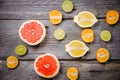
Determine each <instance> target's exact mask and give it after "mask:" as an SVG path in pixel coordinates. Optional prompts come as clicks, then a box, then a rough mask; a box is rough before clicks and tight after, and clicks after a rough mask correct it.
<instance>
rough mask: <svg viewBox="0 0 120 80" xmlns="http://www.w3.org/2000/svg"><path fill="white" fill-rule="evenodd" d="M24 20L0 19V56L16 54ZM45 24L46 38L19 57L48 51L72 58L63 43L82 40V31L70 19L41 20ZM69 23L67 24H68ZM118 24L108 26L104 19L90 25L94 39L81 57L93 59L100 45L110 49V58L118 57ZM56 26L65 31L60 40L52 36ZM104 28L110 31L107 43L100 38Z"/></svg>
mask: <svg viewBox="0 0 120 80" xmlns="http://www.w3.org/2000/svg"><path fill="white" fill-rule="evenodd" d="M24 21H25V20H0V44H1V45H0V54H1V55H0V58H1V59H2V58H4V57H7V56H9V55H16V54H15V52H14V48H15V46H16V45H18V44H25V43H23V42H22V41H21V40H20V38H19V35H18V30H19V26H20V25H21V24H22V23H23V22H24ZM41 21H42V22H43V23H44V24H45V26H48V27H47V28H46V29H47V35H46V39H45V40H44V42H43V43H42V44H40V45H39V46H36V47H31V46H28V45H27V44H25V45H26V46H27V47H28V54H27V55H26V56H25V57H20V59H23V58H24V59H35V58H36V56H38V55H39V54H42V53H46V52H50V53H53V54H55V55H56V56H57V57H58V58H59V59H73V58H72V57H70V56H69V55H68V54H67V53H66V52H65V51H64V45H65V44H67V43H68V42H70V41H71V40H75V39H77V40H82V38H81V36H80V33H81V31H82V29H81V28H79V27H78V26H77V25H76V24H75V23H74V22H73V21H72V20H64V21H63V22H62V23H61V24H60V25H58V26H54V25H52V24H51V23H50V22H49V21H48V20H41ZM68 23H69V24H68ZM119 26H120V24H119V23H118V24H116V25H115V26H112V27H111V26H109V25H108V24H107V23H106V22H105V20H101V19H100V20H99V22H98V23H97V24H96V25H94V26H93V27H92V29H93V30H94V32H95V41H94V42H93V43H91V44H87V43H86V44H87V45H88V46H89V47H90V51H89V52H88V54H87V55H86V56H84V57H83V59H95V53H96V50H97V49H98V48H100V47H104V48H107V49H108V50H110V53H111V59H120V54H119V52H120V49H119V48H120V45H118V44H120V37H118V36H120V32H119V31H120V27H119ZM56 28H63V29H64V30H65V32H66V38H65V39H64V40H62V41H57V40H55V39H54V37H53V32H54V30H55V29H56ZM104 29H107V30H110V31H111V33H112V40H111V41H110V42H108V43H106V42H103V41H102V40H101V39H100V36H99V35H100V32H101V31H102V30H104ZM56 47H57V48H56Z"/></svg>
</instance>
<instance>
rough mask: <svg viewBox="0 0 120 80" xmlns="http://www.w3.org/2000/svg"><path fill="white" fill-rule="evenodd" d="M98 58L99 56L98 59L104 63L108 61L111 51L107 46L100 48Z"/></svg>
mask: <svg viewBox="0 0 120 80" xmlns="http://www.w3.org/2000/svg"><path fill="white" fill-rule="evenodd" d="M96 58H97V61H98V62H100V63H104V62H106V61H108V59H109V51H108V50H107V49H105V48H100V49H98V50H97V53H96Z"/></svg>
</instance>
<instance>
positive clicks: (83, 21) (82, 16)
mask: <svg viewBox="0 0 120 80" xmlns="http://www.w3.org/2000/svg"><path fill="white" fill-rule="evenodd" d="M73 21H74V22H75V23H77V24H78V26H80V27H82V28H88V27H92V26H93V25H94V24H95V23H97V22H98V20H97V18H96V17H95V16H94V14H93V13H91V12H89V11H82V12H80V13H79V14H78V15H76V16H74V19H73Z"/></svg>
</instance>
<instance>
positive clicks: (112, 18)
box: [106, 10, 119, 25]
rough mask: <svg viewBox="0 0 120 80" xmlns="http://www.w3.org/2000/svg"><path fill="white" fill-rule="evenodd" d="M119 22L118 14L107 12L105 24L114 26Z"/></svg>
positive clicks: (111, 11)
mask: <svg viewBox="0 0 120 80" xmlns="http://www.w3.org/2000/svg"><path fill="white" fill-rule="evenodd" d="M118 20H119V13H118V11H116V10H109V11H108V12H107V14H106V22H107V23H108V24H110V25H113V24H116V23H117V22H118Z"/></svg>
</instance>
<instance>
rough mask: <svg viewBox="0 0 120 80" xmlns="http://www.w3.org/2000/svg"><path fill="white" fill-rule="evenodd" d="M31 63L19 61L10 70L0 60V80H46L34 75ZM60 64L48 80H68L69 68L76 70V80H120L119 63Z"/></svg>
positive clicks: (4, 62)
mask: <svg viewBox="0 0 120 80" xmlns="http://www.w3.org/2000/svg"><path fill="white" fill-rule="evenodd" d="M33 63H34V61H19V66H18V67H17V68H16V69H14V70H10V69H8V68H7V67H6V61H3V60H0V65H1V66H0V80H21V79H22V80H48V79H44V78H42V77H40V76H38V75H37V74H36V73H35V71H34V67H33ZM69 63H71V64H69ZM60 64H61V69H60V71H59V73H58V75H57V76H56V77H54V78H53V79H50V80H68V79H67V77H66V71H67V69H68V68H69V67H76V68H78V71H79V79H78V80H120V62H108V63H106V64H99V63H98V62H96V61H91V62H88V61H60Z"/></svg>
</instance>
